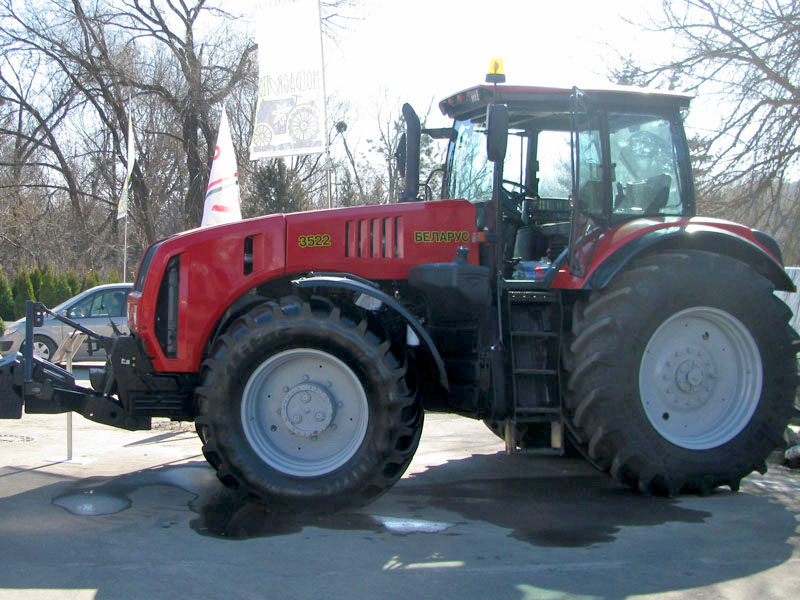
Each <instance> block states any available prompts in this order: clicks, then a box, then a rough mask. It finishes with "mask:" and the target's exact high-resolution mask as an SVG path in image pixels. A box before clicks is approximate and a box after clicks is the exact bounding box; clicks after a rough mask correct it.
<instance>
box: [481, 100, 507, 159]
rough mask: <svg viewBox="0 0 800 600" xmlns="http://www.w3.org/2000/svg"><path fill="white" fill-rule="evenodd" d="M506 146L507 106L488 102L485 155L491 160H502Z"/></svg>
mask: <svg viewBox="0 0 800 600" xmlns="http://www.w3.org/2000/svg"><path fill="white" fill-rule="evenodd" d="M507 146H508V107H507V106H506V105H505V104H490V105H489V106H488V107H486V156H488V158H489V160H490V161H492V162H503V161H504V160H505V158H506V148H507Z"/></svg>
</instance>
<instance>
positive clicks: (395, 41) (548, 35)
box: [325, 0, 661, 125]
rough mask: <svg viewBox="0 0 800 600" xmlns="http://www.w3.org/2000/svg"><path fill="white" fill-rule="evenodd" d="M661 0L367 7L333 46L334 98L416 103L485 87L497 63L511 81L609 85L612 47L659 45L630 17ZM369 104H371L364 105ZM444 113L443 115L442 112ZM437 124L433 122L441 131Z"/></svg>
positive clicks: (413, 0)
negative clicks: (489, 71)
mask: <svg viewBox="0 0 800 600" xmlns="http://www.w3.org/2000/svg"><path fill="white" fill-rule="evenodd" d="M660 4H661V2H660V0H635V1H632V0H615V1H612V2H609V1H606V2H602V1H597V0H562V1H560V2H558V1H556V2H553V1H552V0H549V1H542V0H490V1H488V2H487V1H486V0H482V1H475V0H458V1H451V0H445V1H443V0H403V1H401V2H387V1H378V0H364V2H363V5H364V9H365V10H364V15H363V19H362V20H360V21H353V22H351V24H350V25H349V28H348V30H346V31H343V32H342V33H341V36H340V37H341V39H340V41H339V42H338V43H337V44H334V43H332V42H330V41H328V42H326V44H325V63H326V84H327V88H328V93H329V94H331V93H334V94H335V95H337V96H341V97H345V98H351V99H353V100H354V101H357V103H358V104H361V105H366V106H368V105H369V102H368V100H369V98H371V97H380V96H381V95H382V94H383V91H384V90H386V92H387V95H388V96H389V98H393V97H397V98H398V99H400V100H401V101H411V102H412V104H414V105H415V106H416V107H417V109H418V110H417V112H421V110H424V109H425V108H426V107H427V104H428V103H429V102H430V100H431V99H432V98H435V99H436V102H438V101H439V100H440V99H442V98H444V97H446V96H449V95H450V94H452V93H453V92H456V91H459V90H461V89H464V88H466V87H470V86H472V85H475V84H478V83H482V82H483V80H484V76H485V73H486V70H487V68H488V66H489V61H490V59H492V58H493V57H498V58H501V59H502V60H503V66H504V70H505V73H506V77H507V83H510V84H513V83H516V84H521V85H556V86H566V87H571V86H573V85H579V86H583V87H589V86H591V85H597V84H598V83H600V84H602V83H607V81H608V79H607V76H606V73H607V70H608V67H609V65H610V64H612V63H613V61H614V58H615V56H616V54H615V52H614V51H613V50H612V49H611V48H610V47H609V46H608V45H609V44H614V45H616V46H618V47H620V48H623V49H624V51H627V50H628V49H631V50H632V51H633V50H635V51H637V52H642V51H643V50H644V49H647V50H648V54H649V55H650V56H649V58H652V57H653V52H652V50H653V48H652V44H651V43H648V42H649V41H650V40H648V36H647V35H646V34H644V33H643V32H642V31H641V29H640V28H639V27H638V26H632V25H629V24H626V23H625V22H624V21H623V20H622V17H623V16H625V17H628V18H632V19H633V18H635V19H639V20H644V18H645V15H646V14H647V11H648V10H649V11H650V12H651V13H653V14H655V15H657V14H658V9H659V7H660ZM365 100H366V102H365ZM436 112H437V114H438V109H437V111H436ZM433 125H435V124H433Z"/></svg>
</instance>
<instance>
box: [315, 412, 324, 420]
mask: <svg viewBox="0 0 800 600" xmlns="http://www.w3.org/2000/svg"><path fill="white" fill-rule="evenodd" d="M314 418H315V419H316V420H317V421H324V420H325V413H324V412H318V413H317V414H316V415H314Z"/></svg>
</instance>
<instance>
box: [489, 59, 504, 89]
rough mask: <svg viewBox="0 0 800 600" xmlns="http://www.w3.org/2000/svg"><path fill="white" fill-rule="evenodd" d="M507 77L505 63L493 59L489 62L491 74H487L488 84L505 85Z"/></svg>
mask: <svg viewBox="0 0 800 600" xmlns="http://www.w3.org/2000/svg"><path fill="white" fill-rule="evenodd" d="M505 81H506V76H505V74H504V73H503V61H502V59H499V58H493V59H492V60H491V62H489V72H488V73H487V74H486V83H505Z"/></svg>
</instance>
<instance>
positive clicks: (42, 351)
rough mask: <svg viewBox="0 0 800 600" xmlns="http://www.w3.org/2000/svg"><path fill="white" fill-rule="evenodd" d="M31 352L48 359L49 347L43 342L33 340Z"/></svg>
mask: <svg viewBox="0 0 800 600" xmlns="http://www.w3.org/2000/svg"><path fill="white" fill-rule="evenodd" d="M33 354H34V356H38V357H39V358H43V359H45V360H48V359H49V358H50V347H49V346H48V345H47V344H45V343H44V342H40V341H36V340H34V342H33Z"/></svg>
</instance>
